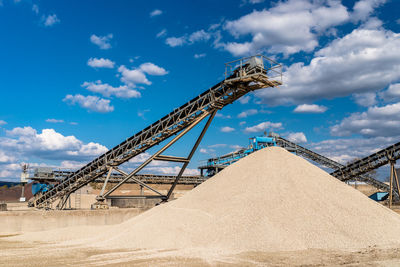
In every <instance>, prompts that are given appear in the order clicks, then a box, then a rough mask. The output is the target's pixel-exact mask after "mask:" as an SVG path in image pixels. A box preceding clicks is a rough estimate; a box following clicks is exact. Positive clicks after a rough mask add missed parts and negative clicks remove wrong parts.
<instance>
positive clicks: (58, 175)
mask: <svg viewBox="0 0 400 267" xmlns="http://www.w3.org/2000/svg"><path fill="white" fill-rule="evenodd" d="M71 173H72V172H71V171H64V170H63V171H53V176H52V177H51V178H48V177H46V178H42V177H30V178H29V180H33V181H39V182H40V181H47V182H57V181H60V180H62V179H64V178H65V177H67V176H68V175H70V174H71ZM123 178H124V176H122V175H121V174H119V173H113V174H112V175H111V176H110V179H109V180H108V182H109V183H118V182H119V181H121V180H122V179H123ZM134 178H136V179H138V180H140V181H142V182H145V183H148V184H172V183H173V182H174V181H175V178H176V176H175V175H162V174H137V175H135V176H134ZM104 180H105V176H102V177H98V178H97V179H96V180H94V181H93V182H96V183H103V182H104ZM205 180H206V178H204V177H201V176H200V175H193V176H187V175H185V176H182V177H181V178H180V179H179V181H178V184H181V185H199V184H201V183H203V182H204V181H205ZM127 183H135V182H134V181H131V182H129V181H128V182H127Z"/></svg>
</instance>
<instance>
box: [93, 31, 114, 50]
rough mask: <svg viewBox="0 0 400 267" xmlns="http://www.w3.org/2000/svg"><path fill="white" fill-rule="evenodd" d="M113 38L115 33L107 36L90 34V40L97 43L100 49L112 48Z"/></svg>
mask: <svg viewBox="0 0 400 267" xmlns="http://www.w3.org/2000/svg"><path fill="white" fill-rule="evenodd" d="M112 38H113V35H112V34H111V33H110V34H107V35H106V36H97V35H95V34H92V35H91V36H90V41H91V42H92V43H93V44H95V45H97V46H98V47H99V48H100V49H104V50H107V49H110V48H111V44H110V41H111V39H112Z"/></svg>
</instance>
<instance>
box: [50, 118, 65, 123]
mask: <svg viewBox="0 0 400 267" xmlns="http://www.w3.org/2000/svg"><path fill="white" fill-rule="evenodd" d="M46 122H50V123H64V120H57V119H47V120H46Z"/></svg>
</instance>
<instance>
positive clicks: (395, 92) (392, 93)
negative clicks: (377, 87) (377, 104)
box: [379, 83, 400, 102]
mask: <svg viewBox="0 0 400 267" xmlns="http://www.w3.org/2000/svg"><path fill="white" fill-rule="evenodd" d="M379 97H380V98H382V99H383V100H384V101H386V102H392V101H398V100H400V83H395V84H391V85H390V86H389V88H388V89H387V90H386V91H383V92H381V93H379Z"/></svg>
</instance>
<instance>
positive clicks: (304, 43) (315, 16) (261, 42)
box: [224, 0, 349, 56]
mask: <svg viewBox="0 0 400 267" xmlns="http://www.w3.org/2000/svg"><path fill="white" fill-rule="evenodd" d="M348 19H349V13H348V11H347V9H346V7H345V6H343V5H342V4H341V3H340V1H309V0H288V1H282V2H279V3H278V4H277V5H275V6H274V7H272V8H270V9H268V10H267V9H264V10H262V11H256V10H255V11H253V12H252V13H250V14H247V15H245V16H243V17H241V18H239V19H237V20H233V21H228V22H227V23H226V24H225V26H224V28H225V29H226V30H228V32H230V33H231V34H232V35H233V36H235V37H242V36H248V35H250V36H251V37H252V38H251V41H247V42H242V43H238V42H230V43H227V44H224V48H225V49H226V50H227V51H229V52H230V53H232V54H233V55H235V56H243V55H249V54H254V53H256V52H260V51H268V52H270V53H280V52H282V53H284V54H286V55H289V54H293V53H296V52H299V51H306V52H311V51H313V50H314V48H315V47H317V45H318V35H319V34H322V33H323V32H324V31H325V30H326V29H329V28H330V27H332V26H336V25H340V24H342V23H344V22H346V21H348Z"/></svg>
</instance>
